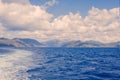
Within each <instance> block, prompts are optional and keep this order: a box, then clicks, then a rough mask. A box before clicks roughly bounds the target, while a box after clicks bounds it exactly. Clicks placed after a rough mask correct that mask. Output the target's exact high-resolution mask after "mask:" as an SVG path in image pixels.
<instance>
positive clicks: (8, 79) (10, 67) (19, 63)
mask: <svg viewBox="0 0 120 80" xmlns="http://www.w3.org/2000/svg"><path fill="white" fill-rule="evenodd" d="M32 54H33V53H32V52H30V51H24V50H13V52H11V53H8V54H2V55H0V80H29V76H30V75H28V74H27V73H26V71H27V70H28V69H30V68H31V67H32V65H34V64H33V62H32V58H31V56H32Z"/></svg>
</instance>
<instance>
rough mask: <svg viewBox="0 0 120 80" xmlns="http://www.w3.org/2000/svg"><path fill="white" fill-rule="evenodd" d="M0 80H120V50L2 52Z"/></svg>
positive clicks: (33, 49)
mask: <svg viewBox="0 0 120 80" xmlns="http://www.w3.org/2000/svg"><path fill="white" fill-rule="evenodd" d="M0 80H120V49H119V48H20V49H13V48H0Z"/></svg>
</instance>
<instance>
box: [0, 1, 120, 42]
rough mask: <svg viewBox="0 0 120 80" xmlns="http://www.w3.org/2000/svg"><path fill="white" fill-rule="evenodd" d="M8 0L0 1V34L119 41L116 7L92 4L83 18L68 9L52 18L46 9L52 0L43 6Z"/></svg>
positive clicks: (119, 28)
mask: <svg viewBox="0 0 120 80" xmlns="http://www.w3.org/2000/svg"><path fill="white" fill-rule="evenodd" d="M12 1H13V0H11V2H10V3H8V2H9V1H7V0H6V2H7V3H6V2H0V34H1V35H0V37H9V38H15V37H21V38H25V37H30V38H35V39H38V40H40V41H46V40H52V39H60V40H66V39H68V40H83V41H84V40H97V41H101V42H113V41H120V38H119V34H120V24H119V14H118V13H119V8H113V9H110V10H107V9H102V10H100V9H98V8H95V7H93V8H92V9H90V10H89V12H88V15H87V16H86V17H85V18H83V17H82V16H81V15H80V13H72V12H70V13H69V14H66V15H62V16H58V17H56V18H53V16H54V15H53V14H50V13H48V12H47V11H46V8H48V7H49V6H52V5H53V4H55V3H56V0H52V1H51V2H47V3H46V4H45V5H43V6H45V8H43V6H35V5H31V4H29V5H28V4H21V3H22V2H19V1H18V2H19V3H20V4H18V2H16V1H17V0H16V1H15V2H14V1H13V2H12ZM21 1H22V0H21Z"/></svg>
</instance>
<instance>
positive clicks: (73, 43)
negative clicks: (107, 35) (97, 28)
mask: <svg viewBox="0 0 120 80" xmlns="http://www.w3.org/2000/svg"><path fill="white" fill-rule="evenodd" d="M62 47H120V42H113V43H101V42H98V41H92V40H91V41H85V42H82V41H70V42H67V43H64V44H63V45H62Z"/></svg>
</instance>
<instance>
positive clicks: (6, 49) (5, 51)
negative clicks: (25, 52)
mask: <svg viewBox="0 0 120 80" xmlns="http://www.w3.org/2000/svg"><path fill="white" fill-rule="evenodd" d="M10 52H12V50H10V49H9V48H0V54H7V53H10Z"/></svg>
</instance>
